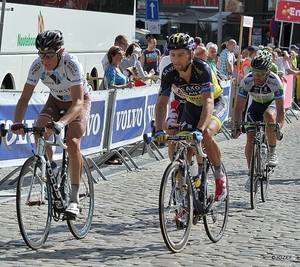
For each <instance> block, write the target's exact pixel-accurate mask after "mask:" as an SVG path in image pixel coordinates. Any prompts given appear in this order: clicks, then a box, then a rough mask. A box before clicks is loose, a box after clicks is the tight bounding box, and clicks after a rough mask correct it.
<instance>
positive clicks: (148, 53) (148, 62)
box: [140, 36, 161, 75]
mask: <svg viewBox="0 0 300 267" xmlns="http://www.w3.org/2000/svg"><path fill="white" fill-rule="evenodd" d="M156 44H157V43H156V39H155V38H154V37H153V36H150V37H148V47H147V48H146V49H145V50H144V51H143V53H142V56H141V59H140V61H141V65H142V67H143V68H144V70H145V71H147V73H149V72H150V71H151V70H152V69H153V70H154V71H155V75H158V74H159V70H158V65H159V60H160V56H161V53H160V50H159V49H157V48H156Z"/></svg>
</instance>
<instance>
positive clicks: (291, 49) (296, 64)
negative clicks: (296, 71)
mask: <svg viewBox="0 0 300 267" xmlns="http://www.w3.org/2000/svg"><path fill="white" fill-rule="evenodd" d="M290 51H291V52H294V53H295V54H296V55H297V56H295V57H294V59H293V65H294V66H295V67H298V51H299V47H298V46H297V45H295V44H292V45H291V47H290Z"/></svg>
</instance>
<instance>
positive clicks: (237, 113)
mask: <svg viewBox="0 0 300 267" xmlns="http://www.w3.org/2000/svg"><path fill="white" fill-rule="evenodd" d="M245 105H246V99H245V98H242V97H240V96H237V97H236V101H235V106H234V110H233V114H232V121H233V122H240V121H241V119H242V112H243V111H244V109H245Z"/></svg>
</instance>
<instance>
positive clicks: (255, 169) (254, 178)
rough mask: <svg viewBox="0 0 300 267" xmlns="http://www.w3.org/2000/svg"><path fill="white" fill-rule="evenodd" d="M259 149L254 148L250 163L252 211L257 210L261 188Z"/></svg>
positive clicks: (255, 146)
mask: <svg viewBox="0 0 300 267" xmlns="http://www.w3.org/2000/svg"><path fill="white" fill-rule="evenodd" d="M259 156H260V155H259V149H258V146H257V145H256V144H254V146H253V151H252V158H251V163H250V203H251V209H255V206H256V202H257V193H258V187H259V175H260V173H259V172H260V170H259V164H260V162H259Z"/></svg>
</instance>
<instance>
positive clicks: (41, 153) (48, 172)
mask: <svg viewBox="0 0 300 267" xmlns="http://www.w3.org/2000/svg"><path fill="white" fill-rule="evenodd" d="M65 130H66V129H65ZM24 132H33V133H34V134H35V135H37V145H36V148H37V149H36V150H37V152H36V153H34V156H35V158H36V167H37V165H39V166H40V168H41V173H42V184H41V186H42V190H41V192H42V194H41V198H42V201H44V200H45V196H44V190H43V189H44V186H46V183H47V182H49V185H50V188H51V193H52V196H53V199H54V200H53V201H54V214H53V218H54V220H55V221H58V220H59V217H60V216H59V213H62V212H64V210H65V208H66V207H67V205H68V199H66V197H67V194H65V192H64V190H65V186H67V183H66V181H67V175H68V174H67V160H68V159H67V151H66V146H65V145H64V144H63V143H62V140H61V138H60V137H59V136H57V135H54V141H48V140H45V139H44V136H43V134H44V132H45V127H33V128H25V129H24ZM47 145H51V146H61V147H63V148H64V149H63V152H62V153H63V156H62V169H61V174H60V177H61V182H60V183H58V181H57V178H58V175H57V177H55V175H54V173H53V170H52V167H51V163H50V159H49V156H48V154H47V151H46V149H45V148H46V146H47ZM33 175H34V173H33ZM47 178H49V180H48V179H47ZM29 198H30V191H29V194H28V198H27V199H28V200H29Z"/></svg>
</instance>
